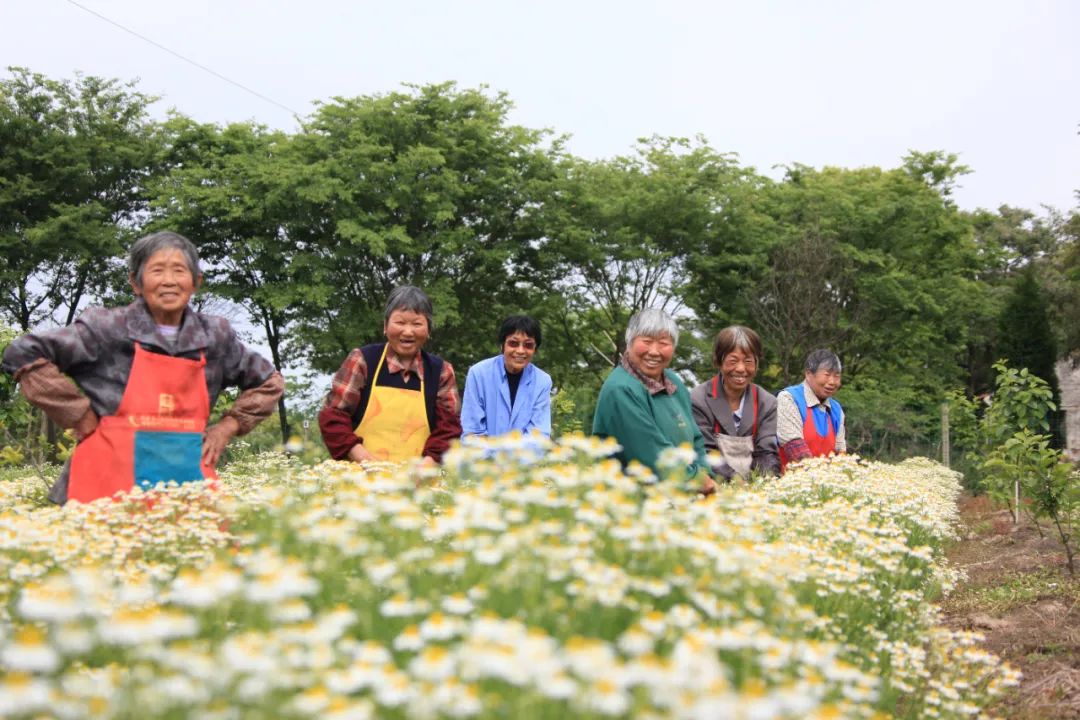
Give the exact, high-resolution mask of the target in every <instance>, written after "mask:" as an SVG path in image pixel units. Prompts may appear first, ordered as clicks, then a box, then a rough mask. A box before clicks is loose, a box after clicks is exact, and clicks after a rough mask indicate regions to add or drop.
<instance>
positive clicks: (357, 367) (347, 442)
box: [319, 349, 368, 460]
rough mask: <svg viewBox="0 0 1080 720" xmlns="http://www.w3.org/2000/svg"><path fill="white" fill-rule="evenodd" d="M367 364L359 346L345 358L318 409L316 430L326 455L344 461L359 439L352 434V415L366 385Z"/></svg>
mask: <svg viewBox="0 0 1080 720" xmlns="http://www.w3.org/2000/svg"><path fill="white" fill-rule="evenodd" d="M367 374H368V369H367V363H366V362H364V355H363V353H361V352H360V350H359V349H356V350H353V351H352V352H351V353H349V356H348V357H347V358H345V362H343V363H342V364H341V367H340V368H339V369H338V371H337V373H336V374H335V375H334V379H333V382H332V383H331V385H330V392H329V393H327V395H326V403H325V404H324V405H323V409H322V410H321V411H320V412H319V430H320V432H322V436H323V442H324V443H325V444H326V449H327V450H329V451H330V456H331V457H332V458H334V459H335V460H344V459H345V458H346V457H348V455H349V451H350V450H352V449H353V446H355V445H356V444H357V443H358V442H360V439H359V438H357V437H356V435H355V434H354V433H353V426H352V416H353V413H354V412H356V408H357V407H359V406H360V397H361V395H362V394H363V392H364V387H365V386H366V385H367Z"/></svg>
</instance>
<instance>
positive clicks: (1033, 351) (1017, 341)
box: [998, 267, 1057, 392]
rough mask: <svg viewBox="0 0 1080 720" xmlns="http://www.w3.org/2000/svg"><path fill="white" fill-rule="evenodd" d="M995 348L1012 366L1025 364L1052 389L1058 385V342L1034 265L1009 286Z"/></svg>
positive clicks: (1023, 365) (1025, 366)
mask: <svg viewBox="0 0 1080 720" xmlns="http://www.w3.org/2000/svg"><path fill="white" fill-rule="evenodd" d="M999 332H1000V336H999V339H998V352H999V354H1000V355H1001V356H1002V357H1003V358H1005V359H1006V360H1007V361H1008V362H1009V364H1010V365H1012V366H1013V367H1022V368H1027V369H1028V371H1030V372H1031V373H1032V374H1033V375H1035V376H1036V377H1039V378H1041V379H1042V380H1043V381H1045V383H1046V384H1047V386H1048V387H1049V388H1050V390H1051V392H1053V391H1054V390H1056V388H1057V375H1056V374H1055V372H1054V362H1055V361H1056V360H1057V345H1056V342H1055V340H1054V333H1053V330H1052V329H1051V327H1050V316H1049V313H1048V311H1047V303H1046V297H1045V296H1044V294H1043V292H1042V289H1041V287H1040V285H1039V281H1038V279H1037V278H1036V276H1035V270H1034V268H1031V267H1028V268H1025V269H1024V270H1023V271H1022V272H1021V273H1020V274H1019V277H1018V278H1017V279H1016V281H1015V283H1014V284H1013V286H1012V291H1011V292H1010V294H1009V297H1008V299H1007V300H1006V302H1005V307H1004V309H1003V310H1002V314H1001V317H1000V320H999Z"/></svg>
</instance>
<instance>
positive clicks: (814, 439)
mask: <svg viewBox="0 0 1080 720" xmlns="http://www.w3.org/2000/svg"><path fill="white" fill-rule="evenodd" d="M795 404H796V406H798V405H799V403H798V402H796V403H795ZM820 407H821V406H820V405H816V406H814V407H811V408H806V409H805V410H804V415H803V429H802V435H803V440H804V441H806V447H807V448H808V449H809V450H810V454H811V456H812V457H825V456H826V455H828V454H829V453H831V452H836V430H834V429H833V424H832V419H831V418H829V417H828V415H829V413H828V411H827V410H826V411H825V414H826V422H825V427H826V428H827V430H826V432H825V434H824V435H822V434H821V433H820V432H818V429H817V423H815V422H814V412H815V410H816V408H820ZM788 462H789V459H788V457H787V455H786V454H785V453H784V448H783V447H781V448H780V472H784V470H786V469H787V465H788Z"/></svg>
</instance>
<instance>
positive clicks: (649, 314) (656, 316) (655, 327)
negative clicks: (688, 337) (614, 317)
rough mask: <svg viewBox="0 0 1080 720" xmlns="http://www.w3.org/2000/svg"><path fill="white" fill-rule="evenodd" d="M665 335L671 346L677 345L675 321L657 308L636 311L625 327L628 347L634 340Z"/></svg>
mask: <svg viewBox="0 0 1080 720" xmlns="http://www.w3.org/2000/svg"><path fill="white" fill-rule="evenodd" d="M661 335H667V336H668V337H670V338H671V344H672V345H675V346H677V345H678V344H679V326H678V325H677V324H676V323H675V319H674V318H672V317H671V316H670V315H668V314H667V313H666V312H664V311H663V310H658V309H657V308H645V309H644V310H640V311H638V312H637V313H636V314H635V315H634V317H632V318H630V322H629V323H628V324H627V326H626V345H627V346H628V347H629V345H630V344H631V343H633V342H634V338H639V337H642V336H644V337H651V338H654V337H660V336H661Z"/></svg>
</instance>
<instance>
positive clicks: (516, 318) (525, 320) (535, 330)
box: [499, 315, 541, 348]
mask: <svg viewBox="0 0 1080 720" xmlns="http://www.w3.org/2000/svg"><path fill="white" fill-rule="evenodd" d="M516 332H522V333H525V335H527V336H528V337H531V338H532V339H533V340H535V341H536V347H538V348H539V347H540V340H541V332H540V323H539V322H537V321H536V320H533V319H532V318H531V317H529V316H528V315H511V316H510V317H508V318H506V319H505V320H503V321H502V325H500V326H499V347H500V348H501V347H502V346H503V345H505V344H506V338H508V337H510V336H511V335H513V334H514V333H516Z"/></svg>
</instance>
